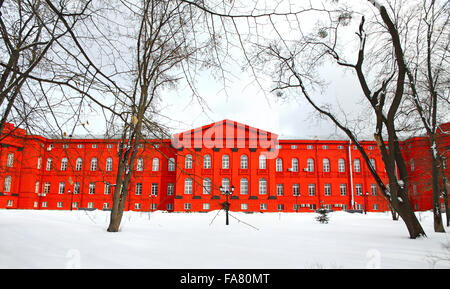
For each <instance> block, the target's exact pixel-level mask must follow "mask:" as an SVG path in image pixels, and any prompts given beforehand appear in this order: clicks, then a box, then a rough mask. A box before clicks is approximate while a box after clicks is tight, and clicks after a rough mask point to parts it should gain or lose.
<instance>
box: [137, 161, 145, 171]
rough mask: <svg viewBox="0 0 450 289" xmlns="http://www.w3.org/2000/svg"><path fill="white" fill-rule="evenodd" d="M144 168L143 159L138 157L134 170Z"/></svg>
mask: <svg viewBox="0 0 450 289" xmlns="http://www.w3.org/2000/svg"><path fill="white" fill-rule="evenodd" d="M143 170H144V159H143V158H138V159H137V160H136V171H138V172H142V171H143Z"/></svg>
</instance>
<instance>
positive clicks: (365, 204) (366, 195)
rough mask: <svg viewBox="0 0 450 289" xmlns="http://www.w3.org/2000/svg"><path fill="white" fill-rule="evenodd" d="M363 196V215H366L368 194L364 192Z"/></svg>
mask: <svg viewBox="0 0 450 289" xmlns="http://www.w3.org/2000/svg"><path fill="white" fill-rule="evenodd" d="M363 196H364V214H367V197H368V196H369V192H366V193H365V194H364V195H363Z"/></svg>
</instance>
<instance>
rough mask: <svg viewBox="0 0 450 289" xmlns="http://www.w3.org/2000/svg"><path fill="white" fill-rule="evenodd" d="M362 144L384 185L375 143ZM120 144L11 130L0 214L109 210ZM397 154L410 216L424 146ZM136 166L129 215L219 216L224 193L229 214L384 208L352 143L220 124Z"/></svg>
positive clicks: (151, 145) (423, 192)
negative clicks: (406, 173)
mask: <svg viewBox="0 0 450 289" xmlns="http://www.w3.org/2000/svg"><path fill="white" fill-rule="evenodd" d="M443 127H444V128H445V129H446V130H448V129H449V128H450V127H449V124H447V125H445V126H443ZM449 143H450V141H449V138H448V137H447V134H445V133H444V134H441V136H440V138H439V146H440V148H442V151H445V150H446V149H448V145H449ZM361 144H362V146H363V147H364V148H365V149H366V152H367V153H368V155H369V158H370V159H371V162H372V164H373V165H374V166H375V168H376V170H377V172H378V174H379V175H380V177H381V178H382V179H383V180H384V181H387V176H386V173H385V171H384V167H383V162H382V160H381V157H380V154H379V152H378V148H377V146H376V143H375V142H373V141H363V142H361ZM118 145H119V140H114V139H70V140H67V139H64V140H61V139H47V138H43V137H40V136H35V135H28V134H26V132H25V131H24V130H22V129H19V128H15V127H14V126H13V125H11V124H9V125H8V126H7V128H6V133H5V135H4V137H3V138H2V141H1V147H0V208H12V209H48V210H50V209H51V210H53V209H58V210H76V209H100V210H102V209H103V210H109V209H110V208H111V207H112V196H113V190H114V182H115V177H116V172H117V164H118V160H117V152H118ZM403 147H404V156H405V159H406V161H407V163H408V164H409V165H410V166H409V169H410V171H411V172H410V183H411V186H410V191H411V192H410V198H411V201H412V202H413V206H414V208H415V209H416V210H428V209H430V208H431V206H432V203H431V186H430V185H429V182H430V179H431V175H429V174H428V173H425V172H428V171H429V166H430V162H429V159H427V156H428V155H429V152H428V150H427V143H426V139H425V138H420V137H418V138H412V139H408V140H406V141H404V142H403ZM135 165H136V167H135V170H134V174H133V177H132V182H131V186H130V192H129V194H128V198H127V201H128V204H127V206H126V208H125V209H126V210H134V211H153V210H166V211H169V212H173V211H177V212H183V211H196V212H197V211H199V212H202V211H211V210H218V209H221V208H222V204H223V202H224V201H225V196H224V195H223V194H222V193H221V191H220V190H219V188H220V187H221V186H222V187H223V188H226V189H228V190H231V188H232V187H234V191H233V194H232V195H231V197H230V204H231V205H230V210H232V211H246V212H312V211H314V210H315V209H317V208H319V207H321V206H325V207H327V208H328V209H331V210H349V209H358V210H363V209H366V210H367V211H374V212H379V211H386V210H388V206H387V202H386V201H385V200H384V198H383V196H382V194H381V193H380V192H379V188H378V187H377V185H376V182H375V181H374V179H373V178H372V176H371V175H370V172H369V170H368V168H367V165H366V164H365V162H364V161H363V159H362V157H361V155H360V154H359V151H358V150H357V149H356V146H354V145H353V144H351V143H350V142H349V141H348V140H282V139H278V135H276V134H274V133H270V132H267V131H263V130H259V129H257V128H253V127H249V126H247V125H243V124H240V123H236V122H233V121H229V120H223V121H220V122H217V123H214V124H210V125H206V126H203V127H200V128H197V129H193V130H190V131H187V132H184V133H181V134H176V135H174V138H173V139H164V140H147V141H145V142H144V143H143V144H141V145H140V148H139V152H138V160H137V162H136V164H135ZM411 166H412V167H411ZM446 174H448V169H447V168H446Z"/></svg>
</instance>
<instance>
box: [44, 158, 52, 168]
mask: <svg viewBox="0 0 450 289" xmlns="http://www.w3.org/2000/svg"><path fill="white" fill-rule="evenodd" d="M52 164H53V160H52V159H51V158H48V159H47V166H46V168H45V169H46V170H47V171H51V170H52Z"/></svg>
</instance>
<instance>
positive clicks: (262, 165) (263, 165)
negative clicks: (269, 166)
mask: <svg viewBox="0 0 450 289" xmlns="http://www.w3.org/2000/svg"><path fill="white" fill-rule="evenodd" d="M259 169H260V170H265V169H266V156H265V155H260V156H259Z"/></svg>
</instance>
